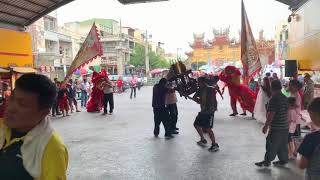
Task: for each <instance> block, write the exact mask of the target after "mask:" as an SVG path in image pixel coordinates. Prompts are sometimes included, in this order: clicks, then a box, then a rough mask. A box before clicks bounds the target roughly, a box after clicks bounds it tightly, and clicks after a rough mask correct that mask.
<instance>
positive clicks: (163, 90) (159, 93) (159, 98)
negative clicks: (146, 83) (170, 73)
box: [152, 78, 173, 139]
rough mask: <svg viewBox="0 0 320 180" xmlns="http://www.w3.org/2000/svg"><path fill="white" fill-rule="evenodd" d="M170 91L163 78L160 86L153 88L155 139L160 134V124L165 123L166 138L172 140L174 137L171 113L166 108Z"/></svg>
mask: <svg viewBox="0 0 320 180" xmlns="http://www.w3.org/2000/svg"><path fill="white" fill-rule="evenodd" d="M169 91H170V89H169V88H168V87H167V80H166V79H165V78H162V79H161V80H160V81H159V83H158V84H156V85H154V87H153V95H152V107H153V113H154V131H153V134H154V136H155V137H158V135H159V132H160V124H161V122H162V123H163V126H164V129H165V138H167V139H170V138H173V136H172V131H173V130H172V127H171V122H170V117H169V112H168V110H167V108H166V103H165V98H166V94H167V93H168V92H169Z"/></svg>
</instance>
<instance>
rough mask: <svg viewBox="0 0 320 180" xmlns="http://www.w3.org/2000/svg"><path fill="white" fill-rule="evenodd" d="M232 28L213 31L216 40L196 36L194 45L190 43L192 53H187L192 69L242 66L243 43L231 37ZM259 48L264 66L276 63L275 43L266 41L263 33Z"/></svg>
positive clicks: (199, 35)
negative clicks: (206, 66)
mask: <svg viewBox="0 0 320 180" xmlns="http://www.w3.org/2000/svg"><path fill="white" fill-rule="evenodd" d="M229 33H230V28H226V29H221V30H216V29H213V34H214V38H213V39H212V40H205V34H204V33H202V34H194V35H193V36H194V41H193V43H189V45H190V47H191V48H192V52H188V53H186V55H187V56H188V57H189V59H190V60H191V62H192V69H199V67H201V66H202V65H205V64H208V63H211V64H212V65H213V66H215V67H219V66H223V65H226V64H232V65H241V61H240V60H241V58H240V57H241V43H240V40H239V39H236V38H230V37H229ZM257 48H258V51H259V56H260V60H261V63H262V65H263V66H264V65H266V64H271V63H272V62H273V61H274V41H273V40H266V39H265V38H264V36H263V31H261V32H260V36H259V39H258V40H257ZM210 61H211V62H210Z"/></svg>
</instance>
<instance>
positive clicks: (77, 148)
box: [53, 87, 303, 180]
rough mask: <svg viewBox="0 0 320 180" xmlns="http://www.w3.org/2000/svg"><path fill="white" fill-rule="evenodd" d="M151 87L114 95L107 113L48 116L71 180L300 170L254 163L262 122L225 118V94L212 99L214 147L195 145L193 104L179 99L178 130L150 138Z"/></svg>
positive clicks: (226, 177) (244, 176) (282, 177)
mask: <svg viewBox="0 0 320 180" xmlns="http://www.w3.org/2000/svg"><path fill="white" fill-rule="evenodd" d="M151 96H152V88H151V87H144V88H142V89H141V90H140V91H137V98H136V99H133V100H130V99H129V93H128V92H125V93H123V94H117V95H115V97H114V98H115V110H114V114H113V115H106V116H103V115H101V114H100V113H87V112H85V109H82V112H81V113H73V114H72V116H70V117H67V118H62V119H61V118H56V119H53V125H54V127H55V128H56V130H57V131H58V132H60V134H61V135H62V137H63V139H64V141H65V143H66V145H67V147H68V149H69V160H70V161H69V170H68V178H69V179H71V180H91V179H92V180H107V179H110V180H127V179H128V180H149V179H150V180H152V179H156V180H180V179H181V180H182V179H186V180H207V179H208V180H209V179H212V180H271V179H273V180H287V179H288V180H289V179H290V180H301V179H303V171H301V170H298V169H297V168H296V165H295V162H294V161H293V162H290V164H289V166H288V167H287V168H276V167H272V166H271V168H257V167H255V165H254V162H256V161H260V160H262V159H263V157H264V152H265V148H264V147H265V135H263V134H262V133H261V128H262V125H261V124H259V123H257V122H256V121H255V120H252V119H251V118H250V117H234V118H232V117H229V116H228V114H229V113H230V107H229V99H228V93H225V100H221V99H220V98H218V101H219V100H220V102H219V107H218V109H219V111H218V112H217V113H216V118H215V124H214V132H215V133H216V138H217V141H218V143H219V145H220V151H218V152H216V153H211V152H208V151H207V148H202V147H199V146H198V145H197V144H196V141H198V140H199V138H198V135H197V134H196V131H195V130H194V128H193V121H194V118H195V116H196V115H197V112H198V111H199V105H197V104H195V103H194V102H193V101H191V100H185V99H182V98H181V99H179V102H178V108H179V122H178V127H179V128H180V134H179V135H177V136H176V137H175V138H174V139H171V140H165V139H164V137H163V135H164V131H163V128H162V129H161V132H160V136H159V138H154V137H153V112H152V108H151Z"/></svg>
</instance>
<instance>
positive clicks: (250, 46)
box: [241, 0, 261, 84]
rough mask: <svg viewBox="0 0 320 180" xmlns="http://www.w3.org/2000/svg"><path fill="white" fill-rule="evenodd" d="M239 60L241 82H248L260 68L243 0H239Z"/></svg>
mask: <svg viewBox="0 0 320 180" xmlns="http://www.w3.org/2000/svg"><path fill="white" fill-rule="evenodd" d="M241 62H242V65H243V82H244V84H248V83H249V82H250V79H251V78H253V77H254V76H255V75H256V74H257V73H258V72H259V71H260V70H261V62H260V58H259V53H258V50H257V46H256V41H255V40H254V37H253V35H252V31H251V27H250V23H249V20H248V16H247V12H246V9H245V7H244V3H243V0H241Z"/></svg>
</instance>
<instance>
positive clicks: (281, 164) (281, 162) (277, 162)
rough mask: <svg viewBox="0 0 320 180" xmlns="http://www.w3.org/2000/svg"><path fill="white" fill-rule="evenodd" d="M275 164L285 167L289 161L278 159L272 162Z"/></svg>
mask: <svg viewBox="0 0 320 180" xmlns="http://www.w3.org/2000/svg"><path fill="white" fill-rule="evenodd" d="M272 164H273V165H274V166H278V167H283V166H285V165H286V164H288V163H287V162H283V161H276V162H273V163H272Z"/></svg>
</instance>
